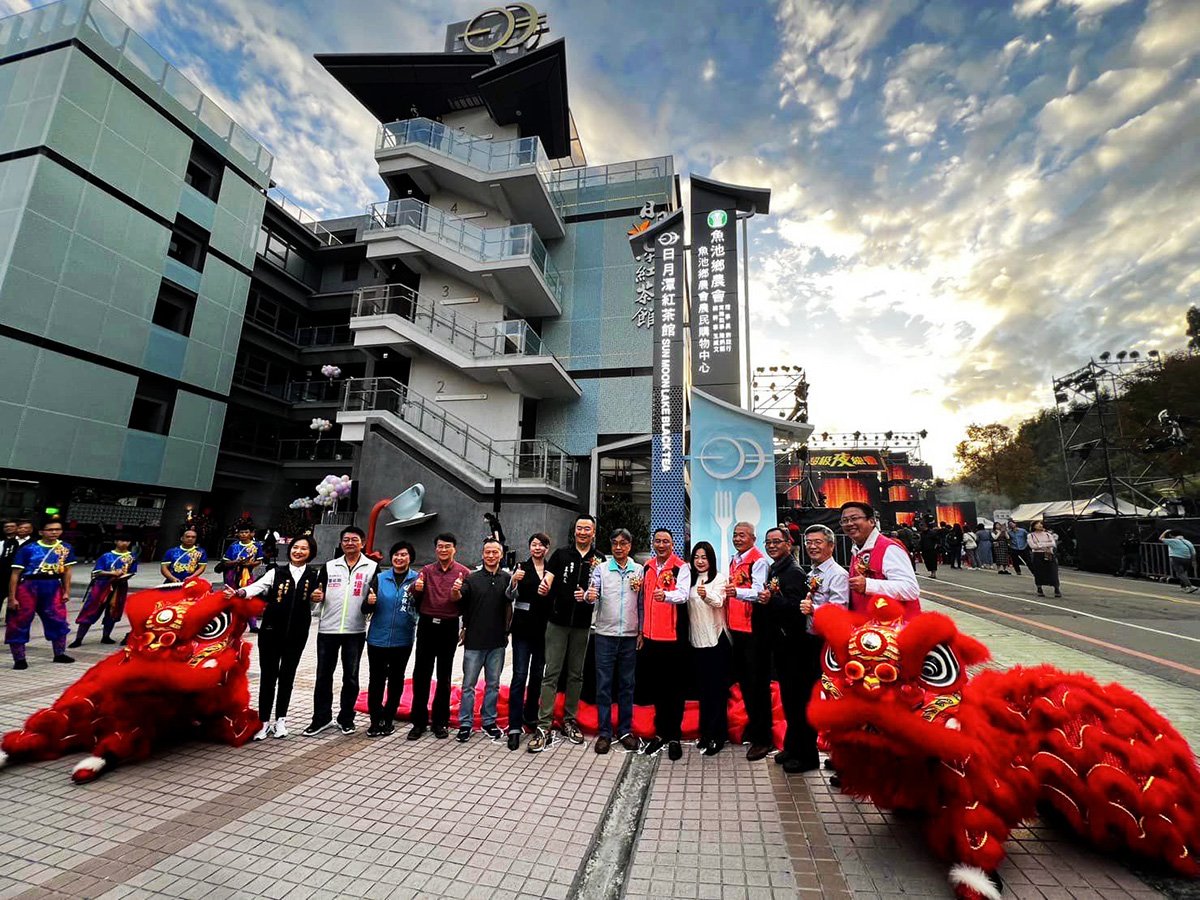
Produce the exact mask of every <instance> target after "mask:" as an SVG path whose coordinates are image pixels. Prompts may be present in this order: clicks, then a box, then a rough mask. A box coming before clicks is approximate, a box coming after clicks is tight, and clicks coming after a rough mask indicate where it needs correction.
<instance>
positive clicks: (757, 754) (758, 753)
mask: <svg viewBox="0 0 1200 900" xmlns="http://www.w3.org/2000/svg"><path fill="white" fill-rule="evenodd" d="M770 752H771V748H770V747H768V746H767V745H766V744H751V745H750V749H748V750H747V751H746V759H747V760H748V761H750V762H758V761H759V760H760V759H766V758H767V755H768V754H769V753H770Z"/></svg>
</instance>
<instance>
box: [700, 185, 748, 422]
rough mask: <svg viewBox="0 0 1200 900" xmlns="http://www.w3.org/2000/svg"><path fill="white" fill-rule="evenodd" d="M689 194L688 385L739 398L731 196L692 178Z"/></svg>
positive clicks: (739, 355) (733, 204) (734, 222)
mask: <svg viewBox="0 0 1200 900" xmlns="http://www.w3.org/2000/svg"><path fill="white" fill-rule="evenodd" d="M691 195H692V319H691V321H692V384H694V385H695V386H696V387H698V388H701V389H702V390H704V391H707V392H708V393H710V394H712V395H713V396H714V397H717V398H718V399H721V400H725V401H726V402H728V403H735V404H736V403H741V394H742V391H741V385H742V381H743V378H744V372H743V371H742V353H741V326H740V324H739V321H740V309H739V303H738V242H737V207H736V201H735V199H734V198H731V197H729V196H726V195H724V194H720V193H716V192H715V191H711V190H709V189H708V188H706V187H704V186H702V185H699V184H697V182H696V180H693V181H692V183H691Z"/></svg>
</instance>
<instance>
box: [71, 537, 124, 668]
mask: <svg viewBox="0 0 1200 900" xmlns="http://www.w3.org/2000/svg"><path fill="white" fill-rule="evenodd" d="M131 543H133V542H132V541H131V540H130V538H129V535H127V534H118V535H117V537H116V539H115V541H114V544H115V545H116V546H115V547H114V548H113V549H112V550H109V551H108V552H107V553H101V554H100V557H99V559H97V560H96V564H95V566H94V567H93V569H92V580H91V582H90V583H89V584H88V586H87V591H85V592H84V595H83V608H82V609H80V610H79V615H78V616H76V618H75V640H73V641H72V642H71V643H70V644H69V645H68V646H70V647H79V646H81V645H82V644H83V638H84V636H85V635H86V634H87V633H88V629H89V628H91V627H92V626H93V625H95V624H96V622H97V621H99V619H100V617H101V616H103V617H104V624H103V629H104V631H103V636H102V637H101V638H100V643H102V644H115V643H116V641H114V640H113V636H112V632H113V628H114V627H115V626H116V624H117V623H118V622H120V621H121V618H122V617H123V616H124V615H125V598H126V596H128V594H129V579H130V578H132V577H133V576H134V575H135V574H136V573H137V557H136V556H135V555H134V554H133V552H132V551H131V550H130V549H129V545H130V544H131Z"/></svg>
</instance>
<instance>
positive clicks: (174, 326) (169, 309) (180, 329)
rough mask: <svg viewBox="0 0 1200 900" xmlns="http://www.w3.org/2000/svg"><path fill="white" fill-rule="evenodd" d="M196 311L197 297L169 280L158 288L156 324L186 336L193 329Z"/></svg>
mask: <svg viewBox="0 0 1200 900" xmlns="http://www.w3.org/2000/svg"><path fill="white" fill-rule="evenodd" d="M195 312H196V298H195V297H193V296H192V295H191V294H188V293H186V292H184V291H181V290H179V288H177V287H175V286H174V285H172V284H170V283H169V282H167V281H163V282H162V284H161V285H160V287H159V289H158V301H157V302H156V303H155V304H154V316H153V319H152V321H153V322H154V324H155V325H158V326H159V327H160V328H166V329H167V330H168V331H174V332H176V333H178V334H182V335H184V336H185V337H186V336H187V335H189V334H190V333H191V331H192V316H193V315H194V314H195Z"/></svg>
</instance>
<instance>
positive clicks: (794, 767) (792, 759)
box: [783, 756, 821, 775]
mask: <svg viewBox="0 0 1200 900" xmlns="http://www.w3.org/2000/svg"><path fill="white" fill-rule="evenodd" d="M819 768H821V763H820V762H819V761H817V760H815V759H813V760H807V761H806V760H803V759H800V758H799V757H796V756H789V757H788V758H787V761H786V762H784V764H783V771H785V772H787V773H788V774H789V775H799V774H800V773H801V772H815V771H817V769H819Z"/></svg>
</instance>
